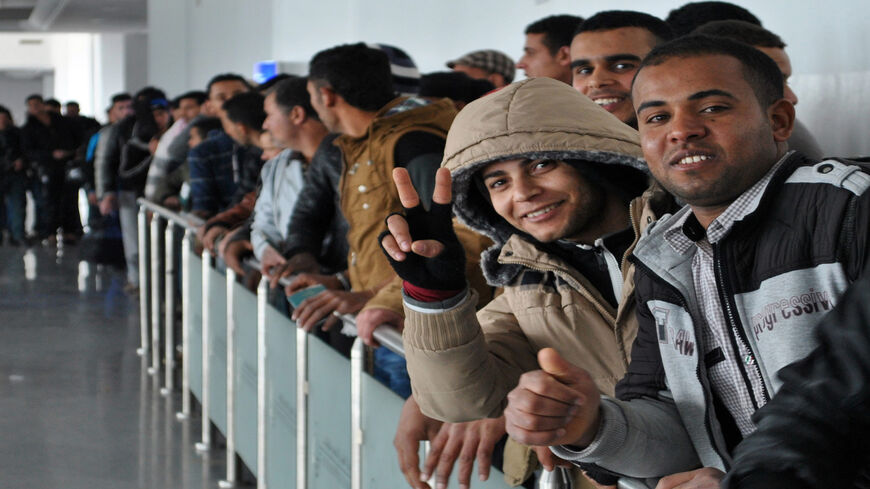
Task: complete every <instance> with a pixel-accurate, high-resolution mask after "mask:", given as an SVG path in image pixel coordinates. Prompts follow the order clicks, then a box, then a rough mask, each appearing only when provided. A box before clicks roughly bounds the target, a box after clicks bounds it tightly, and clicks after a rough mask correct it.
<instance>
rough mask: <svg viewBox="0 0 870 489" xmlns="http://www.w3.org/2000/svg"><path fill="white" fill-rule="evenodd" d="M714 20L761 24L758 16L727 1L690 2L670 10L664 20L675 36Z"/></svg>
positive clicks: (683, 34) (687, 32)
mask: <svg viewBox="0 0 870 489" xmlns="http://www.w3.org/2000/svg"><path fill="white" fill-rule="evenodd" d="M714 20H742V21H744V22H749V23H750V24H755V25H761V21H760V20H758V17H756V16H754V15H752V12H750V11H748V10H746V9H745V8H743V7H740V6H738V5H734V4H733V3H729V2H690V3H687V4H685V5H683V6H682V7H678V8H675V9H673V10H671V12H670V13H669V14H668V17H667V18H666V19H665V22H667V23H668V25H669V26H671V29H673V30H674V34H676V35H677V36H685V35H687V34H689V33H691V32H692V31H694V30H695V29H697V28H698V27H701V26H702V25H704V24H706V23H707V22H713V21H714Z"/></svg>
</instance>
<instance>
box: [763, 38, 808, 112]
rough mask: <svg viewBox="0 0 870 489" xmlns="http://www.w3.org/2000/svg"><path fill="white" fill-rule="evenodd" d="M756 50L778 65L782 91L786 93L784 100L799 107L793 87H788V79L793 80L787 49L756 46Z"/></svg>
mask: <svg viewBox="0 0 870 489" xmlns="http://www.w3.org/2000/svg"><path fill="white" fill-rule="evenodd" d="M755 49H757V50H759V51H761V52H762V53H764V54H766V55H768V56H769V57H770V59H772V60H773V62H774V63H776V66H778V67H779V71H781V72H782V91H783V93H784V98H785V99H786V100H788V101H789V102H791V103H792V105H797V103H798V98H797V95H795V93H794V92H793V91H792V89H791V87H790V86H788V79H789V78H791V59H789V57H788V54H787V53H786V52H785V49H782V48H766V47H762V46H755Z"/></svg>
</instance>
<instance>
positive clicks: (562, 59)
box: [555, 46, 571, 66]
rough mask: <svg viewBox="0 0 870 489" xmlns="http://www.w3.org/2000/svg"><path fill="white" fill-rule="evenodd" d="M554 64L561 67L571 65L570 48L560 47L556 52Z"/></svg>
mask: <svg viewBox="0 0 870 489" xmlns="http://www.w3.org/2000/svg"><path fill="white" fill-rule="evenodd" d="M555 58H556V62H557V63H559V64H560V65H562V66H570V65H571V46H562V47H561V48H559V50H558V51H556V56H555Z"/></svg>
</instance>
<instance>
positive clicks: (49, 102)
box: [43, 98, 60, 109]
mask: <svg viewBox="0 0 870 489" xmlns="http://www.w3.org/2000/svg"><path fill="white" fill-rule="evenodd" d="M43 103H44V104H45V105H50V106H52V107H56V108H58V109H59V108H60V101H59V100H58V99H56V98H50V99H48V100H45V101H43Z"/></svg>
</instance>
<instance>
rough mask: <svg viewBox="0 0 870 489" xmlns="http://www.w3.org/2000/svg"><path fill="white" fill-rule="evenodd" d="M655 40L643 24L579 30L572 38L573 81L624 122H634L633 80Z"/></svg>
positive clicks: (582, 90)
mask: <svg viewBox="0 0 870 489" xmlns="http://www.w3.org/2000/svg"><path fill="white" fill-rule="evenodd" d="M655 43H656V39H655V36H653V34H652V33H651V32H650V31H648V30H646V29H644V28H641V27H620V28H618V29H611V30H607V31H592V32H581V33H580V34H577V35H576V36H574V40H573V41H572V42H571V73H572V74H573V77H574V78H573V83H572V85H573V86H574V88H575V89H577V90H578V91H579V92H580V93H582V94H583V95H586V96H587V97H589V98H591V99H592V101H593V102H595V103H596V104H598V105H600V106H601V107H603V108H604V109H605V110H607V111H608V112H610V113H611V114H613V115H615V116H616V117H617V118H618V119H619V120H621V121H622V122H625V123H626V124H630V125H631V124H633V122H634V120H635V114H634V107H633V106H632V105H631V80H632V79H633V78H634V74H635V73H636V72H637V68H638V66H640V61H641V60H642V59H643V58H644V56H646V55H647V54H648V53H649V52H650V51H651V50H652V48H653V46H655Z"/></svg>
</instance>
